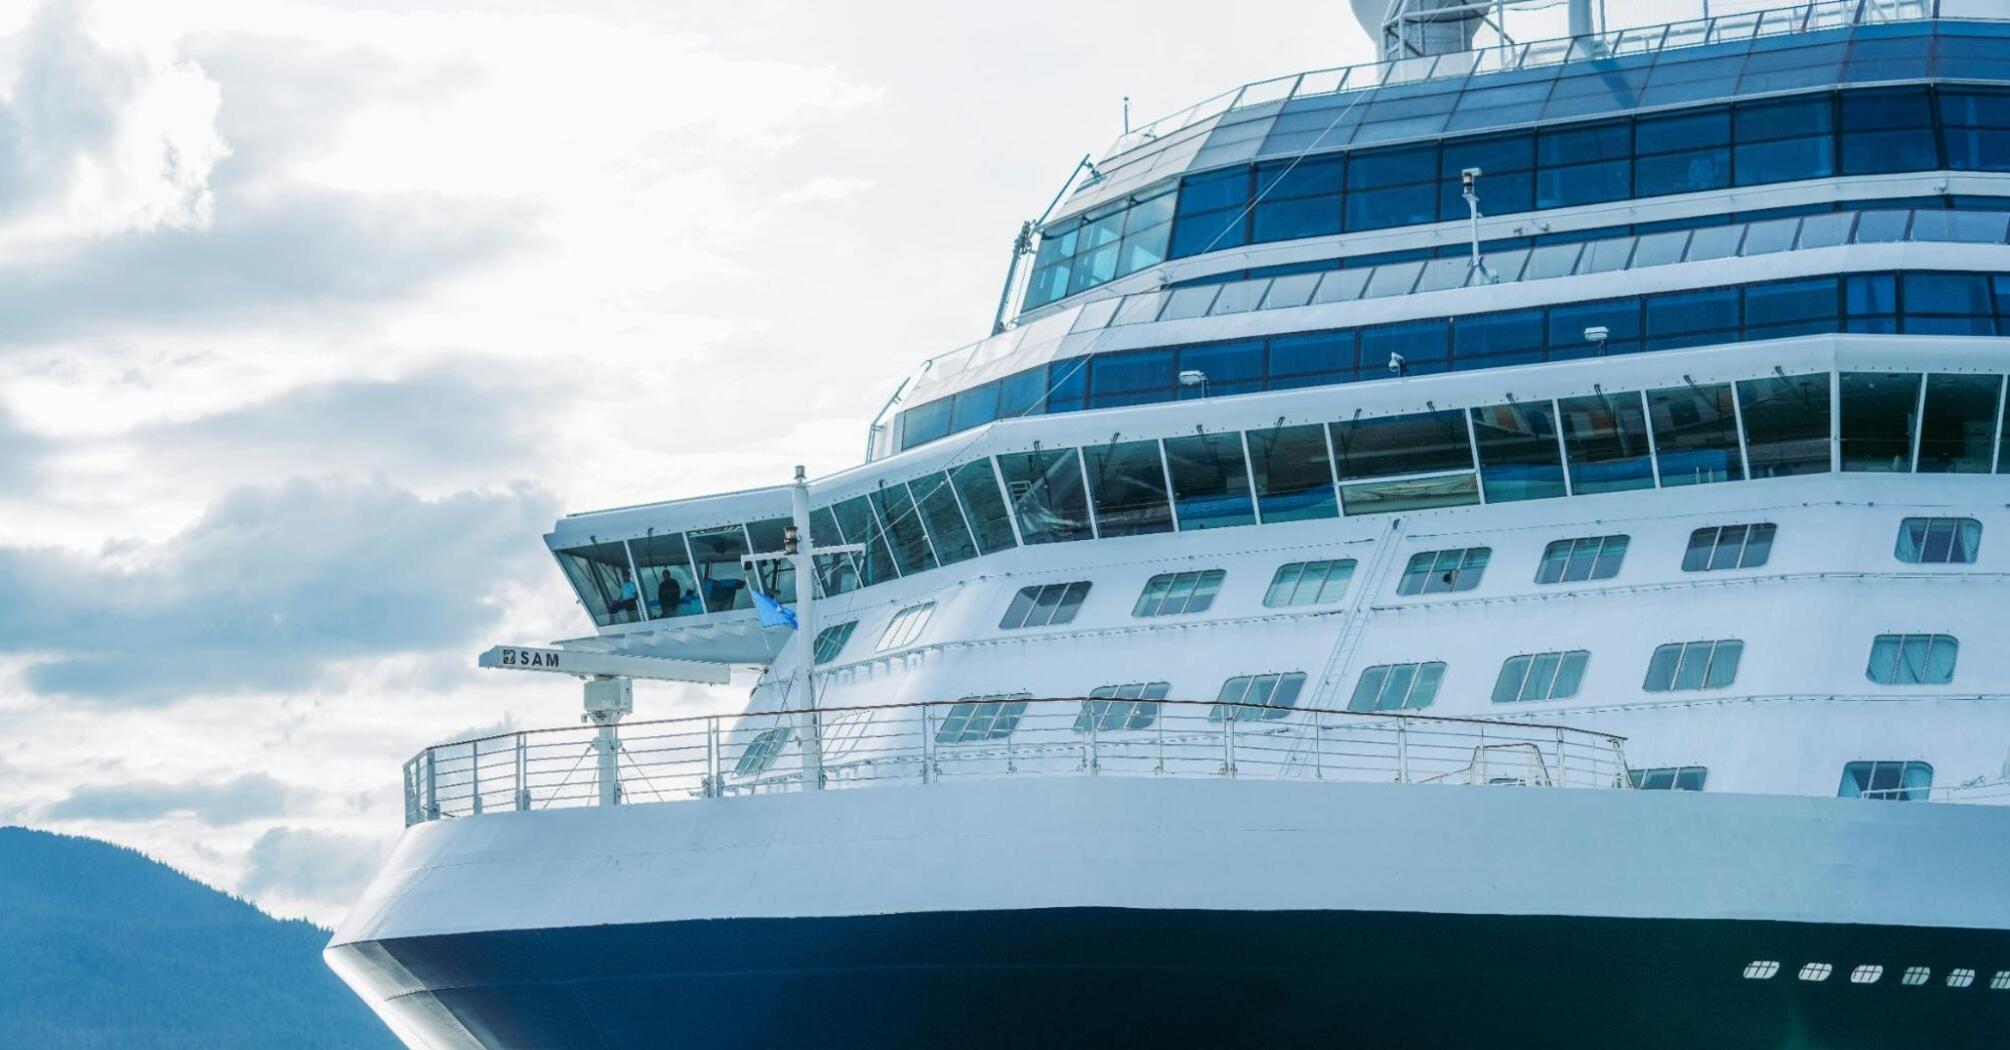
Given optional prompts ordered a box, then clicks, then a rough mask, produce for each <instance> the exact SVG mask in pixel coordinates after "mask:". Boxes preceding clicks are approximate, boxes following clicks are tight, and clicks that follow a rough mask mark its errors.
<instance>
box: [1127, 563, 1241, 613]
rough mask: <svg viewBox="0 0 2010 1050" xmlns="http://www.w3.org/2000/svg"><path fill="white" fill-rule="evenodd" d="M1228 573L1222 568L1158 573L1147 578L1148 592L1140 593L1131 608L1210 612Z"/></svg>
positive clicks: (1152, 611)
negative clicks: (1210, 607)
mask: <svg viewBox="0 0 2010 1050" xmlns="http://www.w3.org/2000/svg"><path fill="white" fill-rule="evenodd" d="M1225 575H1226V574H1225V573H1224V572H1222V570H1220V569H1207V570H1205V571H1202V572H1168V573H1162V574H1160V575H1157V576H1154V577H1152V578H1151V579H1150V580H1147V581H1146V582H1145V589H1144V593H1142V594H1140V595H1138V604H1137V606H1136V607H1135V608H1133V609H1132V610H1131V615H1132V616H1179V615H1181V614H1183V613H1197V612H1206V611H1207V609H1208V607H1209V606H1211V605H1213V604H1214V596H1215V595H1216V594H1219V593H1221V581H1222V579H1223V577H1224V576H1225Z"/></svg>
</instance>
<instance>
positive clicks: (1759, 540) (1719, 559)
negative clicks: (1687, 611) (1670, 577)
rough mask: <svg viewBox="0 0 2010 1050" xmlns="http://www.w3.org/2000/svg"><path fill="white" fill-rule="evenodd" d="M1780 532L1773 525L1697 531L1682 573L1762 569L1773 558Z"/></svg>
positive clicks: (1683, 555) (1683, 557)
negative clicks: (1774, 537)
mask: <svg viewBox="0 0 2010 1050" xmlns="http://www.w3.org/2000/svg"><path fill="white" fill-rule="evenodd" d="M1777 531H1778V530H1777V527H1776V526H1774V525H1772V524H1771V523H1761V524H1757V525H1721V526H1711V527H1709V528H1702V529H1697V530H1696V531H1695V532H1692V533H1690V534H1689V549H1688V550H1686V551H1684V552H1683V553H1682V571H1683V572H1715V571H1717V570H1719V569H1755V568H1758V567H1759V566H1761V565H1764V564H1766V560H1767V559H1768V558H1771V557H1772V555H1773V535H1774V533H1775V532H1777Z"/></svg>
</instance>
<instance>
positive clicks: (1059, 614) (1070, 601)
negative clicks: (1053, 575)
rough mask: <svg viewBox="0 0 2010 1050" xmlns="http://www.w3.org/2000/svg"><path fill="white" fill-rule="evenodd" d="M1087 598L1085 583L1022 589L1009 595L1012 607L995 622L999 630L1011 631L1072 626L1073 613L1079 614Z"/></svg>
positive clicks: (1087, 590)
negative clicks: (1066, 624)
mask: <svg viewBox="0 0 2010 1050" xmlns="http://www.w3.org/2000/svg"><path fill="white" fill-rule="evenodd" d="M1088 596H1089V581H1087V580H1076V581H1075V582H1073V583H1047V584H1040V585H1037V586H1033V587H1022V588H1020V589H1019V593H1018V594H1016V595H1014V596H1013V598H1012V604H1011V606H1010V607H1008V608H1007V609H1006V610H1005V618H1004V619H1002V620H1000V621H998V626H999V628H1000V629H1002V630H1007V631H1015V630H1018V629H1019V628H1021V627H1051V626H1058V625H1060V624H1064V623H1073V622H1074V620H1075V614H1076V613H1078V612H1081V611H1082V602H1083V600H1085V599H1087V598H1088Z"/></svg>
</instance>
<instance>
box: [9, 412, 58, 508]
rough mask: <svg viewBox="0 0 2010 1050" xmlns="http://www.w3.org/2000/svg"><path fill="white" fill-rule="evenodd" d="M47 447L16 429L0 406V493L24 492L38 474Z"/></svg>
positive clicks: (45, 443) (38, 439) (18, 428)
mask: <svg viewBox="0 0 2010 1050" xmlns="http://www.w3.org/2000/svg"><path fill="white" fill-rule="evenodd" d="M48 450H49V443H48V442H47V441H44V440H43V439H41V438H39V437H37V436H35V435H34V434H30V433H28V432H27V431H25V430H22V429H21V428H20V427H19V426H17V425H15V423H14V420H13V417H12V416H10V415H9V414H8V412H7V407H6V406H5V405H0V492H12V491H17V490H25V489H27V488H28V487H29V486H30V485H31V484H32V483H33V481H34V480H35V477H36V475H37V474H38V473H39V469H40V463H41V459H42V456H43V455H44V454H45V453H46V452H47V451H48Z"/></svg>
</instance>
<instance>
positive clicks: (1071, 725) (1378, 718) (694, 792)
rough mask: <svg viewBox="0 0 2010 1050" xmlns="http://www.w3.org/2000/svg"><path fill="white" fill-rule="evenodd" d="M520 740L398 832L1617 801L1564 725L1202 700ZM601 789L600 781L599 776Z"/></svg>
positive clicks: (447, 764)
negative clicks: (724, 807) (1206, 797)
mask: <svg viewBox="0 0 2010 1050" xmlns="http://www.w3.org/2000/svg"><path fill="white" fill-rule="evenodd" d="M816 716H817V717H816V719H815V723H814V732H812V723H811V722H810V720H809V718H808V715H807V714H806V713H804V712H784V713H779V714H761V715H721V716H713V717H698V718H679V719H667V720H662V721H650V722H631V723H628V724H626V725H623V726H621V727H620V728H619V733H618V736H614V735H610V734H606V733H604V731H603V730H602V729H601V728H599V727H594V726H577V727H568V728H562V729H545V730H531V731H525V732H518V733H506V734H501V735H497V736H490V737H483V738H480V739H477V740H464V741H459V742H456V743H451V744H441V745H438V746H435V747H429V748H427V749H426V750H424V751H422V752H420V753H419V754H418V755H417V756H415V757H414V758H413V759H412V760H411V761H410V762H408V763H406V765H405V820H406V823H407V824H408V825H410V824H417V823H421V822H424V821H428V820H436V819H440V818H442V817H467V816H475V815H479V814H482V813H486V812H495V811H500V810H536V809H553V808H559V807H566V806H587V805H596V804H609V803H614V802H620V803H642V802H669V801H677V800H686V799H714V798H722V797H728V796H734V795H751V794H762V793H769V792H791V791H801V790H803V789H804V788H805V786H806V785H808V784H810V782H811V778H810V777H809V776H808V774H807V769H808V768H811V767H812V766H813V763H810V762H806V761H805V754H806V749H805V747H804V743H805V741H806V740H808V741H813V742H814V743H813V745H812V747H811V748H810V749H808V752H809V753H810V754H812V755H814V754H817V753H820V754H821V756H822V761H821V768H822V784H821V786H822V787H823V788H825V789H830V790H841V789H850V788H857V787H866V786H875V785H886V784H934V783H938V782H942V781H949V780H965V779H979V778H1002V777H1067V776H1120V777H1164V776H1171V777H1186V778H1194V777H1209V778H1242V779H1254V780H1335V781H1355V782H1383V783H1414V784H1492V785H1517V786H1536V787H1582V788H1624V787H1626V786H1627V777H1626V759H1625V754H1624V750H1623V744H1624V740H1623V738H1621V737H1617V736H1613V735H1610V734H1606V733H1597V732H1591V731H1587V730H1582V729H1572V728H1568V727H1564V726H1550V725H1537V724H1531V723H1527V722H1502V721H1489V720H1484V719H1467V718H1442V717H1435V716H1429V715H1417V714H1406V713H1370V712H1358V711H1340V710H1319V709H1306V708H1284V707H1266V706H1260V705H1249V704H1219V703H1214V702H1212V701H1182V700H1156V701H1155V700H1103V699H1090V698H1084V697H1066V698H1055V699H1042V700H1033V699H1018V698H1004V699H997V700H991V701H988V702H970V701H958V702H943V703H923V704H901V705H893V706H882V707H853V708H829V709H824V710H820V711H818V712H817V713H816ZM610 773H611V778H610Z"/></svg>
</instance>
